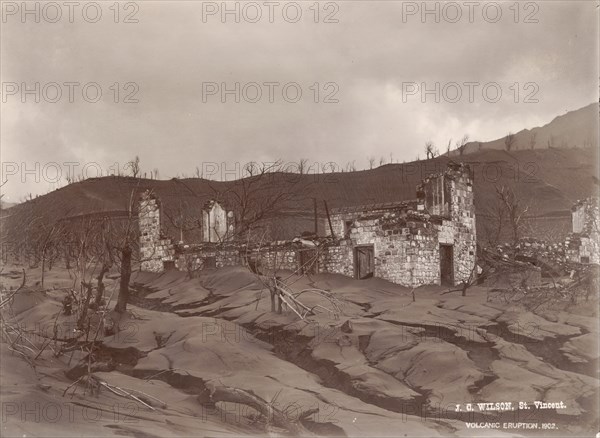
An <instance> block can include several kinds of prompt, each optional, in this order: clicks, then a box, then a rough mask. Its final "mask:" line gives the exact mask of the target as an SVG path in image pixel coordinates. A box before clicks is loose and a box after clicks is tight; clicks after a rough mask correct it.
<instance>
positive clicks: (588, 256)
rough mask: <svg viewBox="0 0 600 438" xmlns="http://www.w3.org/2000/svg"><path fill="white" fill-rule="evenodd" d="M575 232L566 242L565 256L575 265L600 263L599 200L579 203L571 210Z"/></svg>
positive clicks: (591, 199)
mask: <svg viewBox="0 0 600 438" xmlns="http://www.w3.org/2000/svg"><path fill="white" fill-rule="evenodd" d="M571 213H572V223H573V232H572V233H571V234H570V235H569V236H567V238H566V240H565V246H566V251H565V255H566V258H567V260H568V261H570V262H573V263H595V264H599V263H600V241H599V239H600V232H599V224H598V220H599V218H598V214H599V210H598V198H588V199H584V200H582V201H578V202H577V203H576V204H575V205H574V206H573V208H572V209H571Z"/></svg>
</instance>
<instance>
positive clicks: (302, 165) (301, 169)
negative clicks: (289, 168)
mask: <svg viewBox="0 0 600 438" xmlns="http://www.w3.org/2000/svg"><path fill="white" fill-rule="evenodd" d="M307 171H308V159H307V158H301V159H300V161H298V173H299V174H300V175H304V174H305V173H306V172H307Z"/></svg>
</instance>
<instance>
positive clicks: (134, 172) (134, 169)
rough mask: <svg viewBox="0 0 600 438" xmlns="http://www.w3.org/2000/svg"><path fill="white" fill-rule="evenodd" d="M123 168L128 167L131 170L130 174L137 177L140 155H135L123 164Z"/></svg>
mask: <svg viewBox="0 0 600 438" xmlns="http://www.w3.org/2000/svg"><path fill="white" fill-rule="evenodd" d="M125 168H129V169H130V170H131V176H133V177H134V178H137V176H138V175H139V174H140V157H139V156H137V155H136V156H135V158H134V159H133V160H131V161H129V162H128V163H127V164H126V165H125Z"/></svg>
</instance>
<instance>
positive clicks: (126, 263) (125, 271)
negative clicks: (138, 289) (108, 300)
mask: <svg viewBox="0 0 600 438" xmlns="http://www.w3.org/2000/svg"><path fill="white" fill-rule="evenodd" d="M130 279H131V247H130V246H129V244H125V246H124V247H123V249H122V250H121V281H120V283H119V298H118V299H117V305H116V306H115V311H116V312H117V313H125V311H126V310H127V302H128V301H129V280H130Z"/></svg>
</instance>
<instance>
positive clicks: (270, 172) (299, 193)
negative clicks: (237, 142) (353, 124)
mask: <svg viewBox="0 0 600 438" xmlns="http://www.w3.org/2000/svg"><path fill="white" fill-rule="evenodd" d="M244 172H245V174H247V175H250V176H249V177H247V178H242V179H239V180H236V181H235V182H234V183H233V184H230V185H227V186H222V185H217V184H214V183H212V182H210V183H209V186H210V188H211V190H212V192H213V196H214V199H215V200H216V201H224V202H225V203H226V204H227V205H228V206H229V207H230V209H231V210H233V211H234V214H235V232H234V235H233V236H232V237H233V238H245V236H246V234H247V233H248V231H250V230H251V229H253V228H256V227H259V226H260V224H261V223H263V222H264V221H267V220H272V219H273V218H275V217H277V216H278V215H279V214H280V213H281V211H282V210H283V209H284V208H285V207H286V206H289V205H290V204H297V203H300V202H302V201H304V200H307V199H308V197H307V195H306V193H307V189H308V188H309V187H310V184H311V183H310V182H308V181H307V180H306V178H304V177H302V176H300V175H293V174H289V173H285V172H283V169H282V164H281V161H277V162H275V163H263V164H262V165H258V164H257V163H249V164H247V165H246V166H245V167H244Z"/></svg>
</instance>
